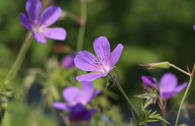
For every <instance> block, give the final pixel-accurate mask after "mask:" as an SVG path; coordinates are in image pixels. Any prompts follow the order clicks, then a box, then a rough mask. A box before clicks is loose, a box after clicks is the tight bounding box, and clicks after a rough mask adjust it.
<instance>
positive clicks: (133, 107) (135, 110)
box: [116, 82, 139, 118]
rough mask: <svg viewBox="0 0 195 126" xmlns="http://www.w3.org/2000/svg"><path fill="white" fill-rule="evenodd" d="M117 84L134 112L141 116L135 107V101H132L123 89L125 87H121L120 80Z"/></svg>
mask: <svg viewBox="0 0 195 126" xmlns="http://www.w3.org/2000/svg"><path fill="white" fill-rule="evenodd" d="M116 85H117V86H118V88H119V90H120V91H121V93H122V94H123V96H124V98H125V99H126V100H127V102H128V103H129V105H130V107H131V109H132V110H133V112H134V113H135V115H136V117H138V118H139V112H138V111H137V109H136V108H135V106H134V105H133V103H132V102H131V100H130V99H129V98H128V96H127V95H126V93H125V91H124V90H123V88H122V87H121V85H120V83H119V82H116Z"/></svg>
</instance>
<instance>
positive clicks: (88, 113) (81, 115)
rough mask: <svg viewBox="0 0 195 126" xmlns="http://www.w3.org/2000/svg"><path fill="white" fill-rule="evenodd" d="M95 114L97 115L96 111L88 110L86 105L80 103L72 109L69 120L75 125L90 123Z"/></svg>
mask: <svg viewBox="0 0 195 126" xmlns="http://www.w3.org/2000/svg"><path fill="white" fill-rule="evenodd" d="M94 113H96V109H87V108H86V107H85V106H84V105H82V104H80V103H78V104H76V105H75V106H73V107H71V108H70V113H69V116H68V119H69V120H70V122H73V123H76V122H80V121H89V120H91V117H92V115H93V114H94Z"/></svg>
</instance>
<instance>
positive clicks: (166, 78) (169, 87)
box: [158, 73, 188, 99]
mask: <svg viewBox="0 0 195 126" xmlns="http://www.w3.org/2000/svg"><path fill="white" fill-rule="evenodd" d="M187 85H188V83H187V82H184V83H183V84H181V85H179V86H178V82H177V78H176V76H175V75H174V74H172V73H166V74H164V75H163V76H162V77H161V79H160V82H159V84H158V87H159V92H160V96H161V97H162V98H164V99H168V98H171V97H173V96H175V95H176V94H177V93H179V92H181V91H182V90H183V89H184V88H186V87H187Z"/></svg>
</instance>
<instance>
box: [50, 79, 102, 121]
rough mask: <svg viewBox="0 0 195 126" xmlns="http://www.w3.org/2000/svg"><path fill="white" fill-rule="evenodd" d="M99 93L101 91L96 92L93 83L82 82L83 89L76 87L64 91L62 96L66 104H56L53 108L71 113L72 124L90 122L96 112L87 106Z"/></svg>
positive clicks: (69, 116)
mask: <svg viewBox="0 0 195 126" xmlns="http://www.w3.org/2000/svg"><path fill="white" fill-rule="evenodd" d="M99 93H100V91H99V90H94V87H93V84H92V82H82V89H79V88H77V87H75V86H70V87H68V88H65V89H64V91H63V93H62V95H63V97H64V99H65V101H66V103H64V102H54V103H53V104H52V106H53V107H54V108H56V109H60V110H67V111H69V114H68V118H69V120H70V121H71V122H78V121H84V120H90V119H91V116H92V115H93V114H94V113H95V112H96V110H95V109H87V108H86V105H87V104H88V103H89V102H90V101H91V100H92V99H93V98H94V97H95V96H97V95H98V94H99Z"/></svg>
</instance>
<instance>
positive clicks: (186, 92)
mask: <svg viewBox="0 0 195 126" xmlns="http://www.w3.org/2000/svg"><path fill="white" fill-rule="evenodd" d="M194 71H195V64H194V66H193V69H192V73H191V74H190V79H189V84H188V86H187V89H186V91H185V93H184V96H183V97H182V100H181V103H180V106H179V110H178V112H177V116H176V120H175V126H178V122H179V117H180V115H181V109H182V106H183V104H184V102H185V99H186V97H187V95H188V92H189V90H190V87H191V84H192V81H193V78H194Z"/></svg>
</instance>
